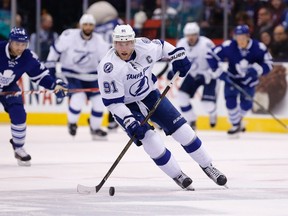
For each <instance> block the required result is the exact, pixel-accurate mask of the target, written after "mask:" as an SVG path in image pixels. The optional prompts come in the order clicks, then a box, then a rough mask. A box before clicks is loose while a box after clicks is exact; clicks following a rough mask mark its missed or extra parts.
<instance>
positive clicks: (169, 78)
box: [167, 70, 175, 80]
mask: <svg viewBox="0 0 288 216" xmlns="http://www.w3.org/2000/svg"><path fill="white" fill-rule="evenodd" d="M174 75H175V73H174V72H173V71H172V70H171V71H169V72H168V73H167V79H168V80H172V78H173V77H174Z"/></svg>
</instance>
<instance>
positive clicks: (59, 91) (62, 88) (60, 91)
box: [54, 79, 68, 98]
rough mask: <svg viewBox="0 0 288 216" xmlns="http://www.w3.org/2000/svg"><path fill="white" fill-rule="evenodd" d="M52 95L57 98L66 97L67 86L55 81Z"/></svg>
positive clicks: (58, 80)
mask: <svg viewBox="0 0 288 216" xmlns="http://www.w3.org/2000/svg"><path fill="white" fill-rule="evenodd" d="M54 93H55V95H56V97H57V98H63V97H65V96H67V95H68V86H67V84H66V83H65V82H63V81H62V80H61V79H57V80H56V82H55V88H54Z"/></svg>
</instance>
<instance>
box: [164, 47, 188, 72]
mask: <svg viewBox="0 0 288 216" xmlns="http://www.w3.org/2000/svg"><path fill="white" fill-rule="evenodd" d="M168 55H169V58H170V60H171V62H172V66H173V72H174V73H176V72H177V71H179V76H180V77H185V76H186V74H187V72H188V71H189V69H190V67H191V62H190V61H189V60H188V58H187V56H186V52H185V49H184V48H183V47H178V48H176V49H174V50H173V51H172V52H170V53H168Z"/></svg>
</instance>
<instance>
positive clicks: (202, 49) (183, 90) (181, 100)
mask: <svg viewBox="0 0 288 216" xmlns="http://www.w3.org/2000/svg"><path fill="white" fill-rule="evenodd" d="M183 33H184V36H185V37H183V38H181V39H180V40H179V41H178V43H177V44H176V47H184V48H185V50H186V53H187V57H188V59H189V61H191V63H192V67H191V68H190V70H189V72H188V74H187V76H186V77H185V79H184V80H183V82H182V84H181V86H180V88H179V91H178V92H177V94H176V96H175V98H176V101H177V103H178V105H179V106H180V109H181V112H182V114H183V116H184V118H185V119H186V120H187V121H188V123H189V124H190V126H191V127H192V128H193V129H194V130H195V129H196V120H197V116H196V114H195V112H194V111H193V105H192V103H191V101H190V99H191V98H193V97H194V95H195V93H196V91H197V89H198V88H199V87H200V86H203V94H202V99H201V100H202V105H203V108H204V110H205V111H206V112H207V113H208V114H209V119H210V126H211V127H214V126H215V125H216V120H217V110H216V97H217V95H216V89H217V83H218V80H217V79H212V75H211V69H210V66H209V64H208V62H207V60H206V55H207V52H208V51H210V50H211V48H213V47H214V46H215V45H214V43H213V42H212V41H211V40H210V39H209V38H207V37H204V36H200V28H199V26H198V24H197V23H195V22H191V23H186V25H185V26H184V29H183ZM171 74H172V75H173V71H170V72H169V74H168V79H169V78H170V77H172V75H171Z"/></svg>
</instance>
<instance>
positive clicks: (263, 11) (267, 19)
mask: <svg viewBox="0 0 288 216" xmlns="http://www.w3.org/2000/svg"><path fill="white" fill-rule="evenodd" d="M257 15H258V19H257V23H256V26H255V28H254V33H253V35H252V37H253V38H255V39H257V40H260V35H261V33H262V32H264V31H265V32H268V33H269V34H271V35H272V32H273V28H274V27H273V20H272V13H271V11H270V9H269V8H268V7H261V8H260V9H259V10H258V13H257Z"/></svg>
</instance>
